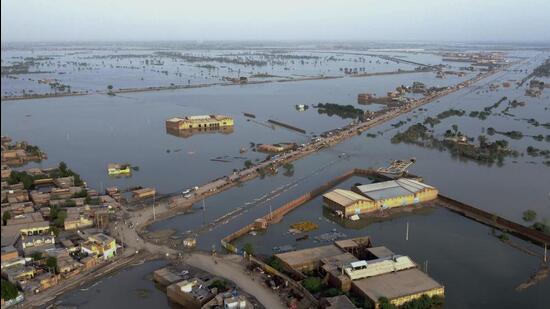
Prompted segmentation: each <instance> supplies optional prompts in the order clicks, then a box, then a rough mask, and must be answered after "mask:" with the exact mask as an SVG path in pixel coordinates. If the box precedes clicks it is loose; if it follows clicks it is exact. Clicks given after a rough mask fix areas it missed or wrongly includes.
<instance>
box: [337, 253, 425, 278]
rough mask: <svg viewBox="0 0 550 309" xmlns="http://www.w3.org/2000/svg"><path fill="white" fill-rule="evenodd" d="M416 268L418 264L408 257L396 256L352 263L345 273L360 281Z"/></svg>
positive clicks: (345, 269)
mask: <svg viewBox="0 0 550 309" xmlns="http://www.w3.org/2000/svg"><path fill="white" fill-rule="evenodd" d="M415 267H416V264H415V263H414V262H413V261H412V260H411V259H410V258H409V257H408V256H402V255H395V256H391V257H385V258H381V259H375V260H370V261H365V260H361V261H356V262H351V263H350V264H348V265H347V266H346V267H345V268H344V271H345V273H346V274H347V275H348V276H349V277H350V278H351V280H358V279H363V278H368V277H374V276H378V275H382V274H386V273H390V272H396V271H401V270H405V269H409V268H415Z"/></svg>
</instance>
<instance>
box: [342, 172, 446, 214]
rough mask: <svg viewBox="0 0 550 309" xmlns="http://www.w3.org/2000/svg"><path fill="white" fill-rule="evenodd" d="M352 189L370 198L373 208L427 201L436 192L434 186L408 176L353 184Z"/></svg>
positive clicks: (435, 195) (433, 196)
mask: <svg viewBox="0 0 550 309" xmlns="http://www.w3.org/2000/svg"><path fill="white" fill-rule="evenodd" d="M352 190H353V191H354V192H356V193H358V194H361V195H362V196H364V197H366V198H368V199H370V200H371V201H372V202H373V203H374V205H375V209H380V208H382V209H385V208H394V207H400V206H406V205H412V204H417V203H421V202H427V201H431V200H434V199H436V198H437V194H438V191H437V189H436V188H435V187H432V186H429V185H427V184H424V183H422V182H420V181H417V180H413V179H408V178H400V179H397V180H390V181H384V182H377V183H372V184H367V185H359V186H354V187H353V188H352Z"/></svg>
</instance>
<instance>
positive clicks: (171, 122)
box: [166, 115, 233, 130]
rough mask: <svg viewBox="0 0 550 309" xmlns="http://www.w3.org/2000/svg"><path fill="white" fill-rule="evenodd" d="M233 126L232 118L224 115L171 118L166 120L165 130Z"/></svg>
mask: <svg viewBox="0 0 550 309" xmlns="http://www.w3.org/2000/svg"><path fill="white" fill-rule="evenodd" d="M230 126H233V118H231V117H229V116H225V115H199V116H187V117H173V118H170V119H167V120H166V128H167V129H171V130H193V129H204V128H206V129H208V128H212V129H213V128H220V127H230Z"/></svg>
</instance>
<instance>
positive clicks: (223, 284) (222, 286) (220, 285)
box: [209, 280, 229, 292]
mask: <svg viewBox="0 0 550 309" xmlns="http://www.w3.org/2000/svg"><path fill="white" fill-rule="evenodd" d="M209 288H211V289H213V288H216V289H218V291H219V292H223V291H226V290H227V289H228V288H229V283H228V282H227V281H225V280H214V282H212V284H211V285H210V286H209Z"/></svg>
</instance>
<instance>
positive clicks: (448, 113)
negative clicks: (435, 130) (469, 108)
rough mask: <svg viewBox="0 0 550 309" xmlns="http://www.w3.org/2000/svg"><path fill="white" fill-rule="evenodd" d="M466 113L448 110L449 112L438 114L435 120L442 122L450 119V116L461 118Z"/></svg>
mask: <svg viewBox="0 0 550 309" xmlns="http://www.w3.org/2000/svg"><path fill="white" fill-rule="evenodd" d="M465 113H466V112H465V111H463V110H461V109H453V108H451V109H449V110H446V111H444V112H441V113H439V114H437V119H438V120H443V119H445V118H449V117H452V116H458V117H462V116H464V114H465Z"/></svg>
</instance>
